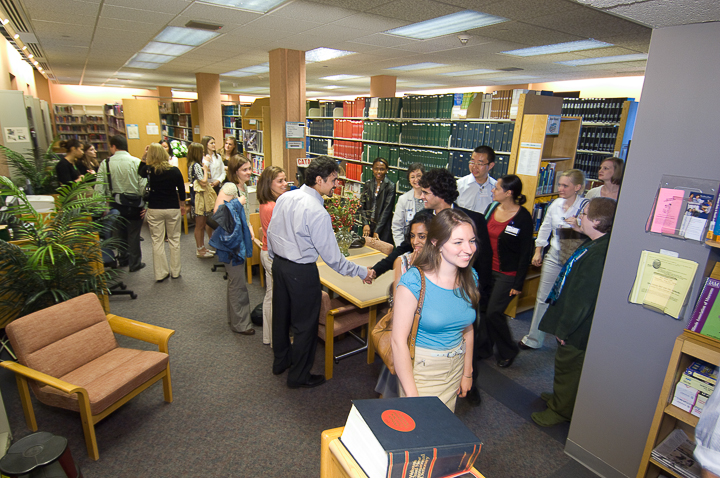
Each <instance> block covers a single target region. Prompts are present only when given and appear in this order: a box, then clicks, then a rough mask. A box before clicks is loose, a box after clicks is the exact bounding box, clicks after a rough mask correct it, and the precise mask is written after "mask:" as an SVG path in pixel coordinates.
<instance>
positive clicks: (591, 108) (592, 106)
mask: <svg viewBox="0 0 720 478" xmlns="http://www.w3.org/2000/svg"><path fill="white" fill-rule="evenodd" d="M629 99H631V98H565V99H563V105H562V115H563V116H582V119H583V121H597V122H604V123H619V122H620V117H621V116H622V108H623V103H625V101H628V100H629Z"/></svg>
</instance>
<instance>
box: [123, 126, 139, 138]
mask: <svg viewBox="0 0 720 478" xmlns="http://www.w3.org/2000/svg"><path fill="white" fill-rule="evenodd" d="M126 126H127V139H140V128H138V125H136V124H129V125H126Z"/></svg>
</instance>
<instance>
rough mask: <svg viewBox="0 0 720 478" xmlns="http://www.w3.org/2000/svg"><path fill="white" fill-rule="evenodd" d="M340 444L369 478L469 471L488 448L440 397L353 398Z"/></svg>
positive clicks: (423, 476) (398, 477) (424, 476)
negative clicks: (483, 446) (484, 448)
mask: <svg viewBox="0 0 720 478" xmlns="http://www.w3.org/2000/svg"><path fill="white" fill-rule="evenodd" d="M340 441H341V442H342V444H343V445H344V446H345V448H347V450H348V451H349V452H350V454H351V455H352V456H353V458H354V459H355V461H357V463H358V465H360V467H361V468H362V469H363V471H364V472H365V474H367V475H368V477H369V478H384V477H389V476H392V477H396V478H409V477H415V478H426V477H429V476H438V477H440V476H447V475H452V474H458V473H462V472H466V471H468V470H470V469H471V468H472V466H473V464H474V463H475V460H476V459H477V457H478V455H479V454H480V449H481V448H482V442H481V441H480V440H479V439H478V438H477V437H476V436H475V434H473V433H472V432H471V431H470V430H469V429H468V428H467V427H466V426H465V425H464V424H463V423H462V421H460V419H459V418H458V417H457V416H455V414H454V413H453V412H451V411H450V410H449V409H448V408H447V407H446V406H445V405H444V404H443V403H442V401H440V399H438V398H437V397H412V398H389V399H375V400H353V407H352V409H351V410H350V414H349V415H348V419H347V422H346V424H345V429H344V430H343V433H342V436H341V437H340Z"/></svg>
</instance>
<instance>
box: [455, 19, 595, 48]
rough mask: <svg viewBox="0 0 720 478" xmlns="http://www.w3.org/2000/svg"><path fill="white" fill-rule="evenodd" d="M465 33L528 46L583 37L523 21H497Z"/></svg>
mask: <svg viewBox="0 0 720 478" xmlns="http://www.w3.org/2000/svg"><path fill="white" fill-rule="evenodd" d="M466 33H467V34H469V35H470V36H471V37H472V36H474V35H479V36H482V37H485V38H493V39H496V40H502V41H508V42H514V43H521V44H523V45H528V46H531V45H551V44H553V43H564V42H568V41H575V40H580V39H582V38H584V37H579V36H577V35H571V34H569V33H564V32H559V31H557V30H553V29H550V28H543V27H538V26H536V25H531V24H529V23H524V22H505V23H497V24H495V25H490V26H487V27H483V28H476V29H474V30H468V31H467V32H466Z"/></svg>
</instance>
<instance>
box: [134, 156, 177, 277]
mask: <svg viewBox="0 0 720 478" xmlns="http://www.w3.org/2000/svg"><path fill="white" fill-rule="evenodd" d="M169 159H170V157H169V156H168V153H167V152H166V151H165V148H163V147H162V146H161V145H160V144H158V143H152V144H151V145H150V146H148V148H147V154H146V155H145V159H144V160H143V162H141V163H140V166H139V167H138V174H139V175H140V176H141V177H143V178H147V179H148V185H149V186H150V196H149V199H148V210H147V212H146V213H145V217H146V219H147V222H148V226H149V227H150V237H151V239H152V245H153V270H154V272H155V280H156V281H158V282H163V281H164V280H165V279H167V278H168V277H172V278H173V279H177V278H179V277H180V222H181V221H180V220H181V218H182V216H183V214H185V182H184V180H183V177H182V173H181V172H180V170H179V169H178V168H176V167H175V166H171V165H170V163H169V162H168V160H169ZM166 232H167V238H168V244H169V245H170V267H168V262H167V257H166V256H165V234H166Z"/></svg>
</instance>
